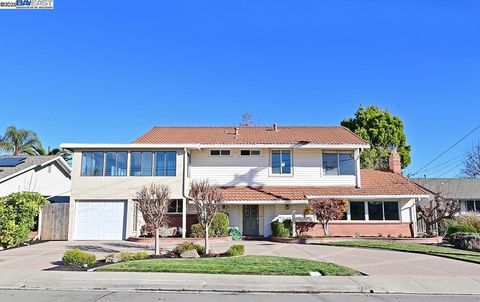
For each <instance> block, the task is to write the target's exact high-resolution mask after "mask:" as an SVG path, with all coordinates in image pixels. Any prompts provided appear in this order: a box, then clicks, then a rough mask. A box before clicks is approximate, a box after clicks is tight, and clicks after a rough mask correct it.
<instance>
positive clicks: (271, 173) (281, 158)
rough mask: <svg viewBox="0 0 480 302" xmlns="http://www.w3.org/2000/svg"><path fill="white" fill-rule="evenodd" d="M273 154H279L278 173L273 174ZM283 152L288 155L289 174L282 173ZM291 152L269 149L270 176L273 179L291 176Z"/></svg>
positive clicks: (290, 150)
mask: <svg viewBox="0 0 480 302" xmlns="http://www.w3.org/2000/svg"><path fill="white" fill-rule="evenodd" d="M274 152H280V173H274V172H273V153H274ZM283 152H285V153H286V152H288V153H290V173H283V171H282V162H283V156H282V154H283ZM293 166H294V165H293V150H292V149H271V150H270V169H269V170H270V171H269V172H270V176H273V177H289V176H293Z"/></svg>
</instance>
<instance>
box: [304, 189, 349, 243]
mask: <svg viewBox="0 0 480 302" xmlns="http://www.w3.org/2000/svg"><path fill="white" fill-rule="evenodd" d="M346 211H347V202H346V201H345V200H343V199H334V198H324V199H313V200H310V204H309V205H308V206H307V208H306V209H305V214H309V213H310V214H313V215H315V216H316V217H317V219H318V221H319V222H320V223H321V224H322V227H323V232H324V234H325V236H328V235H329V234H330V233H329V232H328V224H329V223H330V221H332V220H339V219H342V218H343V216H344V215H345V212H346Z"/></svg>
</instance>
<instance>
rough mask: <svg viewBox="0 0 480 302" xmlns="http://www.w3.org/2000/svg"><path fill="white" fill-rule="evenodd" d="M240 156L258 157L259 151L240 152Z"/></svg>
mask: <svg viewBox="0 0 480 302" xmlns="http://www.w3.org/2000/svg"><path fill="white" fill-rule="evenodd" d="M240 155H241V156H260V150H240Z"/></svg>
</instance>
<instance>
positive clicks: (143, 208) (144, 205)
mask: <svg viewBox="0 0 480 302" xmlns="http://www.w3.org/2000/svg"><path fill="white" fill-rule="evenodd" d="M135 197H136V200H137V204H138V209H139V210H140V212H141V213H142V215H143V220H145V223H147V224H148V225H150V226H151V227H152V228H153V229H154V230H155V255H159V254H160V242H159V235H160V228H161V227H162V226H163V225H164V224H165V222H166V220H167V212H168V206H169V204H170V188H169V187H168V186H166V185H157V184H154V183H152V184H150V186H142V188H141V189H140V191H138V192H137V193H136V194H135Z"/></svg>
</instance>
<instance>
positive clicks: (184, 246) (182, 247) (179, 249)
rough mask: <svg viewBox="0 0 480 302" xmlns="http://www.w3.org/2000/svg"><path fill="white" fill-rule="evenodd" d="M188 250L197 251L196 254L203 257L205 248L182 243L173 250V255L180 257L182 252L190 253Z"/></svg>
mask: <svg viewBox="0 0 480 302" xmlns="http://www.w3.org/2000/svg"><path fill="white" fill-rule="evenodd" d="M190 250H197V253H198V254H199V255H204V254H205V247H203V246H201V245H199V244H195V243H193V242H184V243H182V244H179V245H177V246H176V247H175V248H174V249H173V252H174V253H175V254H178V255H180V254H181V253H183V252H186V251H190Z"/></svg>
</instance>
